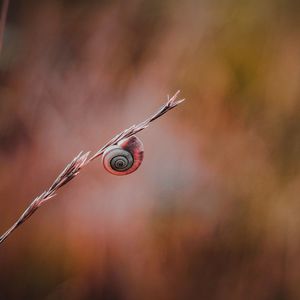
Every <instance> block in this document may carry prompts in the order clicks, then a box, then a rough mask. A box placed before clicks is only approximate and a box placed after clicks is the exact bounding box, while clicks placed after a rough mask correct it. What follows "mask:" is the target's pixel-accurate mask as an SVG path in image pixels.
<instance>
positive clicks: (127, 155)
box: [102, 135, 144, 176]
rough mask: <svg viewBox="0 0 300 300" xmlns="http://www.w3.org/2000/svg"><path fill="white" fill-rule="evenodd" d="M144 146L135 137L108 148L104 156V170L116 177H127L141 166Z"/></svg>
mask: <svg viewBox="0 0 300 300" xmlns="http://www.w3.org/2000/svg"><path fill="white" fill-rule="evenodd" d="M143 158H144V146H143V143H142V141H141V140H140V139H139V138H137V137H136V136H135V135H133V136H131V137H129V138H127V139H124V140H121V141H120V142H119V143H118V144H117V145H114V146H110V147H108V148H107V149H106V150H105V151H104V153H103V156H102V162H103V166H104V168H105V169H106V170H107V171H108V172H109V173H111V174H114V175H119V176H122V175H127V174H130V173H132V172H134V171H135V170H137V168H138V167H139V166H140V165H141V163H142V161H143Z"/></svg>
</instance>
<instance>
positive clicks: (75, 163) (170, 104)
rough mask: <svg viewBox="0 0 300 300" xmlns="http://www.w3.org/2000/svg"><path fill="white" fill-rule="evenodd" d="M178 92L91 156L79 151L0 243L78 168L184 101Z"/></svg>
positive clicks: (78, 169)
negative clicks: (152, 113) (153, 112)
mask: <svg viewBox="0 0 300 300" xmlns="http://www.w3.org/2000/svg"><path fill="white" fill-rule="evenodd" d="M178 94H179V91H177V92H176V93H175V95H174V96H173V97H171V98H170V99H169V97H168V101H167V103H165V104H164V105H163V106H162V107H161V108H160V109H159V110H158V111H157V112H156V113H155V114H154V115H152V116H151V117H150V118H148V119H146V120H145V121H143V122H141V123H139V124H137V125H132V126H131V127H129V128H127V129H125V130H124V131H122V132H120V133H119V134H117V135H116V136H114V137H113V138H112V139H111V140H110V141H109V142H107V143H106V144H105V145H104V146H103V147H102V148H101V149H99V150H98V151H97V152H96V153H95V154H94V155H93V156H91V157H90V158H89V155H90V152H86V153H83V152H80V153H79V154H78V155H77V156H76V157H75V158H74V159H73V160H72V161H71V162H70V163H69V164H68V165H67V166H66V168H65V169H64V170H63V171H62V172H61V173H60V174H59V175H58V177H57V178H56V179H55V181H54V182H53V183H52V185H51V186H50V188H49V189H48V190H46V191H44V192H43V193H42V194H41V195H39V196H38V197H36V198H35V199H34V200H33V201H32V202H31V204H30V205H29V206H28V208H27V209H26V210H25V211H24V213H23V214H22V215H21V217H20V218H19V219H18V220H17V222H16V223H15V224H14V225H13V226H11V227H10V228H9V229H8V230H7V231H6V232H5V233H4V234H3V235H2V236H1V237H0V244H1V243H2V242H3V241H4V240H5V239H6V238H7V237H8V236H9V235H10V234H11V233H12V232H13V231H14V230H15V229H16V228H17V227H19V226H20V225H21V224H23V223H24V222H25V221H26V220H27V219H29V218H30V217H31V216H32V215H33V214H34V212H35V211H36V210H37V209H38V208H39V207H40V206H42V205H43V204H44V203H45V202H47V201H48V200H49V199H51V198H53V197H54V196H56V192H57V191H58V190H59V189H60V188H61V187H62V186H64V185H65V184H67V183H68V182H69V181H71V180H72V179H73V178H74V177H76V176H77V175H78V174H79V172H80V170H81V169H82V168H83V167H85V166H86V165H87V164H89V163H90V162H91V161H93V160H94V159H96V158H98V157H99V156H101V155H102V154H103V152H104V151H105V149H106V148H107V147H109V146H111V145H115V144H117V143H118V142H119V141H121V140H122V139H124V138H128V137H130V136H132V135H134V134H137V133H138V132H140V131H142V130H144V129H145V128H147V127H148V126H149V124H150V123H151V122H153V121H154V120H156V119H157V118H159V117H161V116H162V115H164V114H165V113H166V112H168V111H170V110H171V109H173V108H174V107H176V106H177V105H179V104H180V103H181V102H183V101H184V99H181V100H176V98H177V96H178Z"/></svg>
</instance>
